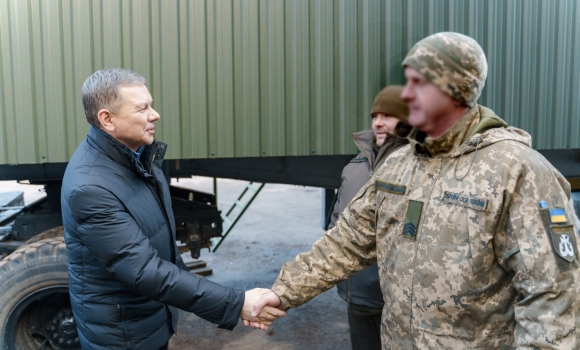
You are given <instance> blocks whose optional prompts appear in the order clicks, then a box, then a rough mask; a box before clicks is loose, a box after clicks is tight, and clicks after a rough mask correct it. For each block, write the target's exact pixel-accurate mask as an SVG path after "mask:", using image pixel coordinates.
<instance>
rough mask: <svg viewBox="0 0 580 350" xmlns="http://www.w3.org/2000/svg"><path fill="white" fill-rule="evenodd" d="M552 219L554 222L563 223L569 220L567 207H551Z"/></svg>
mask: <svg viewBox="0 0 580 350" xmlns="http://www.w3.org/2000/svg"><path fill="white" fill-rule="evenodd" d="M550 221H551V222H552V223H553V224H562V223H566V222H568V216H567V215H566V209H564V208H551V209H550Z"/></svg>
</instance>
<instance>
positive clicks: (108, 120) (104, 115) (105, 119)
mask: <svg viewBox="0 0 580 350" xmlns="http://www.w3.org/2000/svg"><path fill="white" fill-rule="evenodd" d="M97 118H99V123H101V128H102V129H103V130H105V131H109V132H113V131H115V120H114V119H115V118H114V115H113V113H111V111H109V110H108V109H101V110H100V111H99V113H98V114H97Z"/></svg>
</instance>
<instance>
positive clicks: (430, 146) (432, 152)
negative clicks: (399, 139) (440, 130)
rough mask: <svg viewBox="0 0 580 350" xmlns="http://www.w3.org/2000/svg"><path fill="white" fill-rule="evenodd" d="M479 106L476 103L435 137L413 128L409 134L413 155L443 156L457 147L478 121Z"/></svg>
mask: <svg viewBox="0 0 580 350" xmlns="http://www.w3.org/2000/svg"><path fill="white" fill-rule="evenodd" d="M479 117H480V113H479V108H478V105H477V104H476V105H475V106H473V107H471V108H470V109H469V110H468V111H467V112H466V113H465V115H464V116H463V117H462V118H461V119H460V120H459V121H458V122H457V123H456V124H455V125H454V126H453V127H452V128H451V129H449V130H448V131H447V132H446V133H445V134H443V135H441V136H440V137H438V138H436V139H432V138H430V137H427V136H426V135H425V133H424V132H422V131H419V130H417V129H413V130H412V131H411V133H410V135H409V141H410V143H411V148H412V149H413V152H414V154H415V155H423V156H445V155H448V154H449V153H450V152H451V151H453V149H455V148H457V147H458V146H459V145H460V144H461V143H462V142H463V141H464V140H465V139H466V138H467V136H468V135H470V134H471V131H472V130H473V129H474V127H475V126H476V125H477V124H478V123H479Z"/></svg>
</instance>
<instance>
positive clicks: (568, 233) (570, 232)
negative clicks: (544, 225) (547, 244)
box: [550, 225, 577, 262]
mask: <svg viewBox="0 0 580 350" xmlns="http://www.w3.org/2000/svg"><path fill="white" fill-rule="evenodd" d="M550 234H551V235H552V246H553V248H554V251H555V252H556V254H558V256H560V257H561V258H562V259H564V260H567V261H568V262H572V260H574V257H575V256H576V254H577V252H576V250H575V249H574V248H575V247H576V237H574V236H575V234H574V226H572V225H566V226H550Z"/></svg>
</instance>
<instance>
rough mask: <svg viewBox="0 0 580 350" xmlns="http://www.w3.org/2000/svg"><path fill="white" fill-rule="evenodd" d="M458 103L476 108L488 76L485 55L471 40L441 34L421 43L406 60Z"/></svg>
mask: <svg viewBox="0 0 580 350" xmlns="http://www.w3.org/2000/svg"><path fill="white" fill-rule="evenodd" d="M403 66H404V67H411V68H414V69H416V70H417V71H419V72H420V73H421V74H423V76H425V78H427V79H428V80H429V81H431V82H432V83H433V84H435V85H436V86H437V87H438V88H439V89H441V90H442V91H443V92H445V93H446V94H448V95H449V96H451V97H452V98H454V99H455V100H457V101H459V102H461V103H463V104H465V105H466V106H469V107H473V106H474V105H475V103H476V102H477V99H478V98H479V95H481V90H483V86H484V85H485V78H486V77H487V60H486V59H485V53H484V52H483V50H482V49H481V47H480V46H479V44H478V43H477V41H475V40H473V39H472V38H470V37H468V36H465V35H463V34H459V33H452V32H442V33H437V34H433V35H430V36H428V37H426V38H425V39H423V40H421V41H419V42H418V43H417V44H415V46H413V48H412V49H411V51H409V53H408V54H407V57H406V58H405V60H404V61H403Z"/></svg>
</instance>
